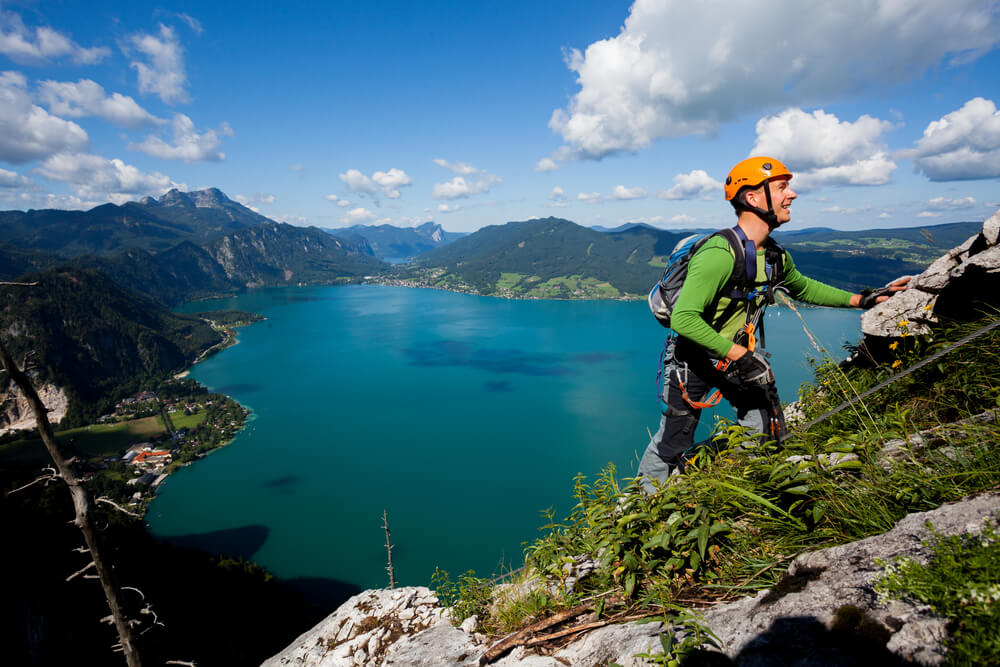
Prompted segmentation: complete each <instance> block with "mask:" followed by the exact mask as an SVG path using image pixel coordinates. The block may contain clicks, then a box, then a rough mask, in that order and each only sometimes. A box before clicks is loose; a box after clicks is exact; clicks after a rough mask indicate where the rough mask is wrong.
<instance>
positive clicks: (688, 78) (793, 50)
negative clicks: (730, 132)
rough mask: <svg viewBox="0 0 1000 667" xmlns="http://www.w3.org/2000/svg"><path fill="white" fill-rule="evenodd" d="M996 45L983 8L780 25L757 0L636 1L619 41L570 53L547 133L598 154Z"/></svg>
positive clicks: (813, 14)
mask: <svg viewBox="0 0 1000 667" xmlns="http://www.w3.org/2000/svg"><path fill="white" fill-rule="evenodd" d="M775 30H780V37H779V38H774V39H772V38H765V39H763V41H762V37H761V36H762V35H773V34H774V32H775ZM998 41H1000V12H997V11H996V8H995V6H994V5H993V4H992V3H984V2H982V1H981V0H955V1H954V2H951V3H941V2H938V1H937V0H915V1H914V2H893V3H889V2H869V1H868V0H842V1H841V2H836V3H822V4H819V5H817V4H815V3H788V4H787V5H782V6H781V9H780V18H776V16H775V15H774V13H772V12H766V11H763V12H762V11H761V10H760V7H759V5H756V4H753V3H732V2H724V1H723V0H705V1H704V2H696V3H692V2H680V1H679V0H636V2H635V3H634V4H633V5H632V7H631V9H630V12H629V15H628V17H627V18H626V19H625V24H624V26H623V27H622V28H621V30H620V32H619V34H618V35H617V36H615V37H612V38H609V39H603V40H600V41H597V42H594V43H593V44H591V45H590V46H588V47H587V48H586V50H585V51H583V52H581V51H579V50H576V49H573V50H571V51H570V52H569V53H568V54H567V56H566V64H567V66H568V67H569V69H570V70H571V71H573V72H574V73H575V74H576V82H577V84H578V85H579V86H580V90H579V91H578V92H577V93H576V94H575V95H574V96H573V98H572V99H571V100H570V103H569V105H568V107H567V108H566V109H556V110H555V111H554V112H553V113H552V117H551V119H550V121H549V127H551V128H552V129H553V130H554V131H556V132H558V133H559V134H561V135H562V137H563V139H564V140H565V141H566V142H567V144H568V145H569V146H570V147H572V149H573V150H574V151H575V152H576V153H577V154H578V155H579V156H580V157H584V158H600V157H603V156H605V155H608V154H611V153H616V152H621V151H636V150H639V149H641V148H643V147H645V146H648V145H649V144H650V143H651V142H652V141H653V140H655V139H658V138H671V137H678V136H684V135H690V134H713V133H715V132H716V131H717V130H718V129H719V127H720V126H721V125H722V124H723V123H725V122H728V121H731V120H734V119H736V118H739V117H740V116H742V115H744V114H753V113H759V112H761V111H762V110H764V109H768V108H773V106H774V105H775V104H779V105H783V106H801V105H814V104H822V103H824V102H827V101H830V100H834V99H838V98H841V97H843V96H845V95H850V94H855V93H859V92H864V91H867V90H871V89H873V88H875V87H877V86H885V85H892V84H895V83H898V82H901V81H906V80H910V79H912V78H914V77H916V76H919V75H920V74H921V73H922V72H924V71H925V70H926V69H928V68H930V67H934V66H938V65H940V64H941V63H942V62H944V61H946V60H947V63H948V64H949V65H954V64H961V63H965V62H971V61H972V60H975V59H976V58H978V57H980V56H981V55H983V54H984V53H986V52H988V51H989V50H990V49H992V48H993V47H994V46H995V45H996V44H997V43H998ZM737 63H738V64H737Z"/></svg>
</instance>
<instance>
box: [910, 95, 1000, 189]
mask: <svg viewBox="0 0 1000 667" xmlns="http://www.w3.org/2000/svg"><path fill="white" fill-rule="evenodd" d="M903 155H904V156H906V157H912V158H913V169H914V171H918V172H923V173H924V175H925V176H927V178H929V179H931V180H932V181H966V180H969V181H972V180H980V179H987V178H996V177H998V176H1000V112H998V111H997V108H996V105H995V104H994V103H993V101H992V100H987V99H984V98H982V97H976V98H974V99H971V100H969V101H968V102H966V103H965V104H964V105H963V106H962V108H961V109H958V110H956V111H952V112H951V113H949V114H947V115H945V116H944V117H942V118H941V119H940V120H936V121H934V122H932V123H931V124H930V125H928V126H927V128H926V129H925V130H924V134H923V136H922V137H921V138H920V140H919V141H917V146H916V148H915V149H914V150H911V151H904V152H903Z"/></svg>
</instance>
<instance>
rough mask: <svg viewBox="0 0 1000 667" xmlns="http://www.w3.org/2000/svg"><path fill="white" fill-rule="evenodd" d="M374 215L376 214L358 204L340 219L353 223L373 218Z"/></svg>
mask: <svg viewBox="0 0 1000 667" xmlns="http://www.w3.org/2000/svg"><path fill="white" fill-rule="evenodd" d="M376 217H377V216H376V215H375V214H374V213H372V212H371V211H369V210H368V209H366V208H362V207H360V206H359V207H358V208H352V209H351V210H350V211H348V212H347V214H346V215H344V216H343V217H342V218H340V221H341V222H344V223H347V224H351V225H353V224H358V223H361V222H368V221H370V220H374V219H375V218H376Z"/></svg>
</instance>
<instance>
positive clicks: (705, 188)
mask: <svg viewBox="0 0 1000 667" xmlns="http://www.w3.org/2000/svg"><path fill="white" fill-rule="evenodd" d="M720 192H722V183H721V182H720V181H717V180H715V179H714V178H712V177H711V176H709V175H708V172H707V171H705V170H703V169H695V170H693V171H691V172H690V173H687V174H677V175H676V176H674V186H673V187H672V188H670V189H669V190H662V191H660V192H658V193H656V196H657V197H659V198H660V199H695V198H697V197H707V196H710V195H716V196H717V195H718V194H719V193H720Z"/></svg>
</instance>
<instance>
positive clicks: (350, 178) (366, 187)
mask: <svg viewBox="0 0 1000 667" xmlns="http://www.w3.org/2000/svg"><path fill="white" fill-rule="evenodd" d="M340 180H342V181H343V182H344V184H345V185H346V186H347V188H348V189H349V190H350V191H351V192H363V193H366V194H370V195H374V194H375V184H374V183H373V182H372V179H370V178H368V177H367V176H365V175H364V174H362V173H361V172H360V171H358V170H357V169H348V170H347V171H345V172H344V173H343V174H340Z"/></svg>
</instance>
